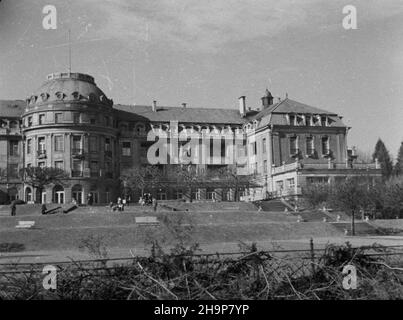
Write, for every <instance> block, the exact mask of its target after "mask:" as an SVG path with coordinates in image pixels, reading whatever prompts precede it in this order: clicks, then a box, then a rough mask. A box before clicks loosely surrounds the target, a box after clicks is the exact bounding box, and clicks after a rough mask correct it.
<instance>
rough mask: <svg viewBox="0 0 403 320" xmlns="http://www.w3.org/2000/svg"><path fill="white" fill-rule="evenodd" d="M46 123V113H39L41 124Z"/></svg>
mask: <svg viewBox="0 0 403 320" xmlns="http://www.w3.org/2000/svg"><path fill="white" fill-rule="evenodd" d="M44 123H45V115H44V114H40V115H39V125H42V124H44Z"/></svg>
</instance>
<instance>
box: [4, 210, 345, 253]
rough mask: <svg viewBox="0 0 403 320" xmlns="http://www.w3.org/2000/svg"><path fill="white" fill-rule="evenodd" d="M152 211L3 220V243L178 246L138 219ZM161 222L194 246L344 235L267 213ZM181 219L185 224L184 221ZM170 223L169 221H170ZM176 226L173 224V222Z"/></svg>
mask: <svg viewBox="0 0 403 320" xmlns="http://www.w3.org/2000/svg"><path fill="white" fill-rule="evenodd" d="M151 214H153V213H150V212H146V213H144V212H139V211H138V212H128V211H125V212H110V211H108V210H107V209H102V210H101V209H99V210H98V212H93V213H91V212H85V213H83V212H73V213H70V214H58V215H50V216H25V217H18V216H17V217H0V243H12V242H14V243H19V244H22V245H24V246H25V248H26V250H32V251H36V250H66V249H77V248H78V246H79V245H80V241H81V240H82V239H85V238H87V237H89V236H91V235H96V236H99V237H101V238H102V239H103V242H104V243H105V245H107V246H108V247H120V248H130V247H134V246H136V247H140V246H145V245H148V244H149V243H150V240H151V239H158V240H159V241H161V242H165V244H172V243H173V242H175V240H174V238H175V237H176V236H177V235H175V236H173V234H172V232H170V228H168V227H167V225H166V224H164V223H160V225H159V226H141V225H137V224H136V223H135V217H136V216H144V215H151ZM156 215H157V216H158V217H159V219H162V218H163V217H164V216H166V217H169V221H171V222H172V221H176V222H174V225H175V226H176V227H178V226H180V227H179V228H177V229H179V230H180V231H179V232H180V233H183V234H186V233H188V235H189V238H191V240H192V241H193V242H197V243H200V244H213V243H221V242H237V241H263V240H271V239H272V240H281V239H300V238H309V237H326V236H329V237H331V236H340V235H341V232H340V231H339V230H337V229H336V228H334V227H333V226H332V225H331V224H328V223H323V222H303V223H297V222H296V217H295V216H292V215H286V214H282V213H269V212H240V211H223V212H204V213H202V212H182V213H180V212H169V213H167V212H165V213H163V212H160V213H157V214H156ZM19 220H34V221H35V222H36V224H35V225H36V227H35V229H32V230H21V229H16V228H15V225H16V224H17V223H18V221H19ZM178 221H181V222H180V223H179V222H178ZM171 222H170V223H171ZM171 224H172V223H171Z"/></svg>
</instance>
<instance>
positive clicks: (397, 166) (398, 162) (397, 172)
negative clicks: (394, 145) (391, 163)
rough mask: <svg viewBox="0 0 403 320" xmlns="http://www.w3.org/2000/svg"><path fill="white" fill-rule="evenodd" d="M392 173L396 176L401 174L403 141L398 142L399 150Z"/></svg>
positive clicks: (402, 170)
mask: <svg viewBox="0 0 403 320" xmlns="http://www.w3.org/2000/svg"><path fill="white" fill-rule="evenodd" d="M394 173H395V175H397V176H400V175H402V174H403V141H402V143H401V144H400V148H399V152H398V153H397V160H396V163H395V167H394Z"/></svg>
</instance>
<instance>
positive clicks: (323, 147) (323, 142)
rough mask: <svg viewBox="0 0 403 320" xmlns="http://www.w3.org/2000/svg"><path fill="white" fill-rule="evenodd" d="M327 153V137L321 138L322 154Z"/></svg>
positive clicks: (328, 149)
mask: <svg viewBox="0 0 403 320" xmlns="http://www.w3.org/2000/svg"><path fill="white" fill-rule="evenodd" d="M329 151H330V148H329V137H322V154H328V153H329Z"/></svg>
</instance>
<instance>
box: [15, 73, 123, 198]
mask: <svg viewBox="0 0 403 320" xmlns="http://www.w3.org/2000/svg"><path fill="white" fill-rule="evenodd" d="M22 122H23V135H24V140H25V147H24V158H25V159H24V162H25V165H26V166H35V167H42V166H46V167H56V168H60V169H63V170H64V171H66V173H67V174H68V175H69V179H68V181H66V183H65V184H64V185H63V186H62V185H53V186H47V187H46V190H44V191H43V192H42V193H41V194H38V193H39V190H34V188H33V187H32V186H28V185H27V186H25V187H24V195H25V200H26V201H34V200H35V201H37V202H42V203H50V202H54V203H59V204H65V203H70V202H73V200H75V201H76V202H77V203H78V204H86V203H88V202H90V203H93V204H97V203H109V202H110V201H111V200H112V199H113V197H115V196H116V195H115V194H114V192H115V190H116V189H117V188H116V185H115V184H116V182H115V178H116V177H117V172H116V170H117V168H116V166H115V164H116V152H117V130H116V128H115V127H116V126H115V118H114V112H113V101H112V100H111V99H109V98H108V97H107V96H106V95H105V93H104V92H103V91H102V90H101V89H100V88H98V87H97V85H96V84H95V81H94V78H93V77H92V76H90V75H86V74H82V73H70V72H69V73H53V74H50V75H48V76H47V78H46V81H45V82H44V83H43V84H42V85H41V86H40V87H39V88H38V89H37V90H36V91H35V93H34V94H32V95H31V96H30V97H29V98H27V99H26V106H25V109H24V113H23V115H22Z"/></svg>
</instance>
